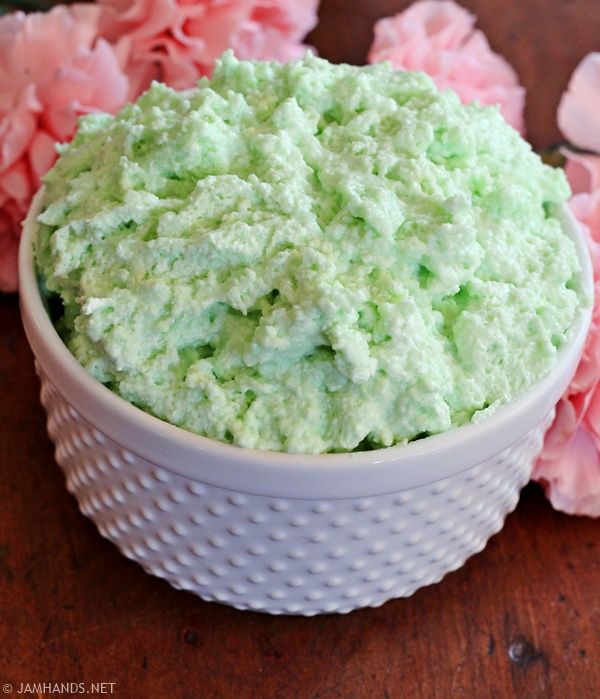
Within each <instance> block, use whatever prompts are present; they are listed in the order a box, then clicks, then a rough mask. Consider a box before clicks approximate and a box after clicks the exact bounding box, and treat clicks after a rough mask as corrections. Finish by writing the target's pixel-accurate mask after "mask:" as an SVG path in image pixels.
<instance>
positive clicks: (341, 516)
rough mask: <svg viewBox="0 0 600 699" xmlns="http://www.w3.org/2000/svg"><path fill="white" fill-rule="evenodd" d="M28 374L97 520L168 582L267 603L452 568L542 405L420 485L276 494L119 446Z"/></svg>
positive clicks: (377, 593)
mask: <svg viewBox="0 0 600 699" xmlns="http://www.w3.org/2000/svg"><path fill="white" fill-rule="evenodd" d="M40 376H41V379H42V403H43V404H44V407H45V409H46V411H47V413H48V431H49V434H50V436H51V437H52V439H53V441H54V442H55V444H56V459H57V461H58V463H59V464H60V465H61V467H62V469H63V470H64V472H65V475H66V479H67V487H68V489H69V491H70V492H71V493H73V494H74V495H75V496H76V498H77V500H78V501H79V506H80V508H81V511H82V512H83V513H84V514H85V515H87V516H88V517H90V518H91V519H92V520H93V521H94V522H95V523H96V525H97V526H98V529H99V530H100V532H101V533H102V534H103V535H104V536H105V537H106V538H108V539H110V540H111V541H112V542H113V543H115V544H116V545H117V546H118V547H119V549H120V550H121V551H122V552H123V553H124V554H125V555H126V556H127V557H129V558H131V559H133V560H135V561H137V562H138V563H140V564H141V565H142V566H143V567H144V568H145V569H146V570H147V571H148V572H149V573H153V574H154V575H158V576H159V577H162V578H165V579H166V580H168V581H169V582H170V583H171V585H173V586H174V587H177V588H181V589H185V590H190V591H192V592H194V593H196V594H197V595H199V596H200V597H202V598H203V599H206V600H216V601H219V602H223V603H225V604H228V605H231V606H234V607H237V608H238V609H251V610H260V611H265V612H270V613H272V614H304V615H313V614H319V613H327V612H340V613H345V612H349V611H351V610H352V609H356V608H359V607H366V606H371V607H375V606H378V605H380V604H383V603H384V602H385V601H386V600H388V599H392V598H395V597H404V596H409V595H411V594H412V593H413V592H414V591H415V590H416V589H418V588H420V587H422V586H424V585H428V584H431V583H433V582H437V581H438V580H440V579H441V578H442V577H443V576H444V575H445V574H446V573H448V572H450V571H452V570H455V569H456V568H458V567H460V566H461V565H462V564H463V563H464V562H465V560H466V559H467V558H468V557H469V556H471V555H473V554H474V553H476V552H477V551H480V550H481V549H482V548H483V547H484V546H485V544H486V542H487V540H488V538H489V537H490V536H491V535H492V534H494V533H496V532H497V531H498V530H499V529H500V528H501V526H502V524H503V521H504V518H505V516H506V514H507V513H508V512H510V511H511V510H512V509H513V508H514V507H515V505H516V503H517V500H518V496H519V491H520V489H521V488H522V487H523V485H524V484H525V483H526V482H527V481H528V480H529V477H530V474H531V466H532V462H533V459H534V458H535V457H536V456H537V454H538V453H539V450H540V448H541V444H542V439H543V434H544V432H545V430H546V428H547V427H548V425H549V423H550V421H551V420H552V417H553V411H552V414H550V415H548V416H547V417H546V419H545V420H544V421H543V423H542V424H541V425H539V426H538V427H536V428H535V429H533V430H531V431H530V432H529V433H528V434H526V435H525V436H524V437H523V438H522V439H521V440H520V441H519V442H517V443H515V444H513V445H512V446H511V447H510V448H508V449H506V450H505V451H503V452H502V453H500V454H498V455H497V456H496V457H495V458H493V459H490V460H489V461H487V462H484V463H481V464H478V465H477V466H475V467H471V468H468V469H466V470H465V471H463V472H462V473H458V474H456V475H454V476H451V477H449V478H447V479H444V480H438V481H435V482H432V483H429V484H427V485H423V486H420V487H416V488H412V489H405V490H401V491H398V492H393V493H388V494H385V495H377V496H373V497H363V498H346V499H339V500H318V499H312V500H309V499H297V498H282V497H280V498H277V497H266V496H261V495H254V494H251V493H247V492H241V491H236V490H230V489H226V488H219V487H215V486H212V485H209V484H207V483H202V482H199V481H197V480H192V479H190V478H185V477H182V476H179V475H177V474H175V473H173V472H171V471H168V470H166V469H164V468H162V467H161V466H159V465H158V464H154V463H151V462H149V461H148V460H146V459H143V458H141V457H139V456H138V455H136V454H134V453H133V452H131V451H129V450H127V449H123V448H122V447H120V446H119V445H118V444H116V443H115V442H114V441H113V440H112V439H111V438H110V437H109V436H107V435H106V434H104V433H102V432H100V431H99V430H97V429H96V428H94V427H92V426H91V425H90V424H89V423H88V422H86V421H85V420H84V419H83V418H82V417H81V416H80V415H79V414H78V413H77V411H76V410H74V409H73V408H72V407H71V406H70V405H69V404H68V403H67V402H66V401H65V400H64V399H63V398H62V397H61V396H60V395H59V394H58V393H57V392H56V390H55V389H54V387H53V386H52V384H51V383H50V382H49V381H48V379H47V378H46V377H45V376H44V375H43V373H41V372H40Z"/></svg>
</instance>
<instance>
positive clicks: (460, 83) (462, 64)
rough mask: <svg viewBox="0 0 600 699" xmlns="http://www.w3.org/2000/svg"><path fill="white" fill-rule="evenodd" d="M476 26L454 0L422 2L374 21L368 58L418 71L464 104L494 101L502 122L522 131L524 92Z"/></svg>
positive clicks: (470, 15) (512, 73) (469, 15)
mask: <svg viewBox="0 0 600 699" xmlns="http://www.w3.org/2000/svg"><path fill="white" fill-rule="evenodd" d="M474 25H475V17H474V16H473V15H472V14H471V13H470V12H467V10H465V9H464V8H462V7H460V5H457V4H456V3H454V2H450V1H445V0H421V1H420V2H416V3H414V4H413V5H411V6H410V7H409V8H408V9H407V10H405V11H404V12H400V13H399V14H397V15H394V16H392V17H386V18H384V19H381V20H379V21H378V22H377V23H376V25H375V40H374V42H373V45H372V46H371V49H370V51H369V62H370V63H378V62H379V61H390V62H391V64H392V66H393V67H394V68H398V69H399V70H422V71H424V72H425V73H428V74H429V75H430V76H431V77H432V78H433V79H434V80H435V83H436V85H437V86H438V87H439V88H440V89H442V90H443V89H446V88H451V89H452V90H454V91H455V92H456V93H457V94H458V96H459V97H460V98H461V100H462V101H463V102H471V101H473V100H477V101H478V102H479V103H480V104H486V105H487V104H497V105H499V106H500V111H501V112H502V114H503V116H504V118H505V119H506V121H507V122H508V123H509V124H510V125H511V126H514V128H515V129H517V130H518V131H520V132H521V133H523V130H524V125H523V108H524V104H525V90H524V89H523V87H521V86H520V85H519V80H518V77H517V75H516V73H515V71H514V70H513V69H512V68H511V66H510V65H509V64H508V63H507V62H506V61H505V60H504V59H503V58H502V57H501V56H499V55H498V54H496V53H494V52H493V51H492V49H491V48H490V45H489V44H488V41H487V39H486V38H485V36H484V34H483V33H482V32H481V31H479V30H476V29H474Z"/></svg>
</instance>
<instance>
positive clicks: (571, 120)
mask: <svg viewBox="0 0 600 699" xmlns="http://www.w3.org/2000/svg"><path fill="white" fill-rule="evenodd" d="M599 110H600V53H590V54H589V55H587V56H586V57H585V58H584V59H583V61H581V63H580V64H579V65H578V66H577V68H576V69H575V71H574V73H573V75H572V76H571V80H570V81H569V87H568V89H567V91H566V92H565V93H564V94H563V96H562V99H561V101H560V104H559V106H558V125H559V127H560V130H561V131H562V133H563V135H564V136H565V137H566V138H568V139H569V141H571V143H573V144H575V145H576V146H578V147H579V148H585V149H588V150H591V151H594V152H596V153H598V154H600V118H599V117H598V111H599Z"/></svg>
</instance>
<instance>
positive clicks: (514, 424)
mask: <svg viewBox="0 0 600 699" xmlns="http://www.w3.org/2000/svg"><path fill="white" fill-rule="evenodd" d="M43 197H44V187H42V188H41V189H40V190H39V191H38V192H37V193H36V195H35V197H34V198H33V201H32V203H31V206H30V209H29V212H28V214H27V217H26V218H25V221H24V223H23V234H22V238H21V243H20V248H19V286H20V305H21V314H22V318H23V324H24V327H25V331H26V334H27V338H28V340H29V343H30V345H31V347H32V350H33V352H34V355H35V356H36V359H37V361H38V362H39V364H40V366H41V368H42V370H43V372H44V373H45V374H46V375H47V376H48V378H49V379H50V381H51V383H52V384H53V385H54V386H55V388H56V389H57V390H58V391H59V393H60V394H62V396H63V397H64V398H65V399H66V400H67V401H68V402H69V403H70V404H71V405H72V406H73V408H75V410H77V412H78V413H79V414H80V416H81V417H83V418H84V419H85V420H86V422H88V423H89V424H90V425H91V426H92V427H94V428H97V429H99V430H101V431H102V432H105V433H106V434H107V435H108V436H109V437H110V438H111V439H113V440H114V441H115V442H116V443H117V444H119V445H120V446H121V447H122V448H123V449H125V450H127V451H131V452H133V454H135V455H138V456H141V457H143V458H145V459H147V460H149V461H150V462H153V463H156V464H159V465H160V466H161V467H162V468H164V469H165V470H167V471H170V472H172V473H175V474H177V475H180V476H184V477H187V478H190V479H192V480H197V481H202V482H205V483H209V484H212V485H216V486H219V487H224V488H230V489H233V490H239V489H240V488H242V489H244V492H249V493H254V494H263V495H271V496H277V495H279V496H282V497H291V498H294V497H295V498H305V497H308V498H325V497H326V498H342V497H361V496H367V495H376V494H381V493H389V492H394V491H398V490H402V489H407V488H412V487H417V486H421V485H426V484H429V483H434V482H436V481H439V480H441V479H444V478H447V477H449V476H452V475H455V474H457V473H460V472H462V471H465V470H467V469H469V468H472V467H473V466H475V465H477V464H478V463H481V462H484V461H487V460H488V459H491V458H493V457H495V456H496V455H497V454H499V453H500V452H501V451H503V450H504V449H506V448H507V447H509V446H510V445H511V444H513V443H515V442H516V441H518V440H519V439H520V438H521V437H523V436H524V435H525V434H526V433H527V432H528V431H529V430H531V429H533V428H534V427H536V426H537V425H539V424H540V422H541V421H542V420H543V419H544V418H545V417H546V416H547V415H548V413H549V412H550V411H551V410H552V409H553V406H554V405H555V403H556V402H557V400H558V399H559V398H560V396H561V395H562V393H563V392H564V390H565V388H566V386H567V385H568V383H569V381H570V379H571V377H572V375H573V373H574V371H575V369H576V366H577V363H578V361H579V359H580V357H581V353H582V351H583V347H584V343H585V339H586V336H587V330H588V327H589V323H590V320H591V313H592V304H591V301H590V299H592V298H593V278H592V266H591V261H590V257H589V251H588V248H587V244H586V242H585V239H584V233H583V231H582V230H581V228H580V226H579V225H578V223H577V222H576V220H575V218H574V216H573V214H572V213H571V211H570V210H569V209H568V207H567V206H566V205H563V206H562V207H560V208H558V209H557V211H556V217H557V218H558V219H559V220H560V222H561V225H562V226H563V229H564V230H565V232H566V233H567V234H568V235H569V237H570V238H571V239H572V240H573V241H574V243H575V246H576V249H577V255H578V258H579V261H580V264H581V269H582V272H581V286H582V289H583V292H584V294H585V296H586V298H587V299H588V303H587V305H586V306H585V307H584V308H583V309H582V311H581V313H580V314H579V316H578V317H577V319H576V321H575V322H574V325H573V330H572V333H571V337H570V338H569V340H568V342H567V343H566V344H565V345H564V347H562V348H561V350H560V352H559V356H558V359H557V361H556V363H555V365H554V367H553V368H552V370H551V371H550V373H549V374H548V375H547V376H546V377H544V378H543V379H542V380H541V381H539V382H537V383H536V384H534V385H533V386H532V387H531V388H529V389H528V390H527V391H525V392H524V393H523V394H521V395H520V396H519V397H518V398H516V399H514V400H513V401H511V402H510V403H508V404H507V405H505V406H503V407H501V408H499V409H498V410H497V411H496V412H495V413H493V414H492V415H490V416H489V417H486V418H485V419H484V420H482V421H481V422H479V423H476V424H473V423H469V424H466V425H462V426H460V427H455V428H453V429H451V430H448V431H447V432H443V433H440V434H436V435H432V436H430V437H427V438H426V439H423V440H419V441H416V442H411V443H409V444H405V445H395V446H391V447H385V448H381V449H376V450H372V451H364V452H349V453H328V454H304V453H288V452H279V451H268V450H262V449H250V448H245V447H239V446H237V445H233V444H227V443H224V442H219V441H217V440H214V439H211V438H209V437H204V436H201V435H198V434H195V433H192V432H189V431H187V430H185V429H183V428H180V427H177V426H175V425H172V424H170V423H168V422H166V421H164V420H161V419H160V418H157V417H155V416H153V415H151V414H149V413H146V412H144V411H143V410H141V409H140V408H137V407H136V406H134V405H133V404H131V403H129V402H128V401H126V400H125V399H124V398H121V397H120V396H119V395H118V394H116V393H114V392H113V391H111V390H110V389H108V388H107V387H106V386H104V385H103V384H101V383H100V382H99V381H97V380H96V379H94V378H93V377H92V376H91V375H90V374H88V373H87V371H86V370H85V369H84V368H83V367H82V366H81V364H79V362H78V361H77V359H76V358H75V357H74V356H73V355H72V354H71V352H70V351H69V350H68V348H67V347H66V345H65V344H64V343H63V342H62V340H61V338H60V337H59V335H58V333H57V332H56V330H55V328H54V326H53V324H52V322H51V321H50V318H49V316H48V314H47V312H46V309H45V307H44V304H43V302H42V299H41V295H40V291H39V286H38V278H37V274H36V271H35V266H34V254H33V245H32V244H33V236H34V233H35V230H36V226H37V221H36V219H37V215H38V213H39V212H40V211H41V209H42V205H43Z"/></svg>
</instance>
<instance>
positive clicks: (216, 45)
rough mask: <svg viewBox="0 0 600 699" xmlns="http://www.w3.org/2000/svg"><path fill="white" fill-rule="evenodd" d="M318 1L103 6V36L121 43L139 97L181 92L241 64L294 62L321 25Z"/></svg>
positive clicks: (156, 0) (111, 2)
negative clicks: (158, 89)
mask: <svg viewBox="0 0 600 699" xmlns="http://www.w3.org/2000/svg"><path fill="white" fill-rule="evenodd" d="M318 4H319V0H100V5H101V6H102V15H101V20H100V32H101V34H102V36H104V37H105V38H107V39H108V40H109V41H111V42H115V43H116V50H117V52H118V54H119V57H120V61H121V65H122V66H123V67H124V69H125V71H126V72H127V75H128V76H129V77H130V80H131V89H130V96H131V97H136V96H137V95H138V94H139V93H140V92H142V91H143V90H145V89H146V88H147V87H148V85H149V84H150V81H151V80H152V79H159V80H162V81H163V82H166V83H167V84H168V85H171V86H172V87H174V88H177V89H183V88H187V87H191V86H193V85H194V84H195V83H196V81H197V80H198V78H199V77H201V76H202V75H208V74H210V72H211V70H212V67H213V64H214V62H215V60H216V59H217V58H218V57H219V56H220V55H221V53H223V51H224V50H225V49H227V48H232V49H233V50H234V52H235V54H236V55H237V57H238V58H255V59H261V60H275V61H289V60H292V59H295V58H300V57H302V56H303V55H304V52H305V51H306V50H307V47H306V46H304V45H303V44H302V43H301V41H302V39H303V37H304V36H305V35H306V34H307V33H308V32H309V31H310V30H311V29H312V28H313V27H314V26H315V24H316V20H317V15H316V11H317V6H318Z"/></svg>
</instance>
